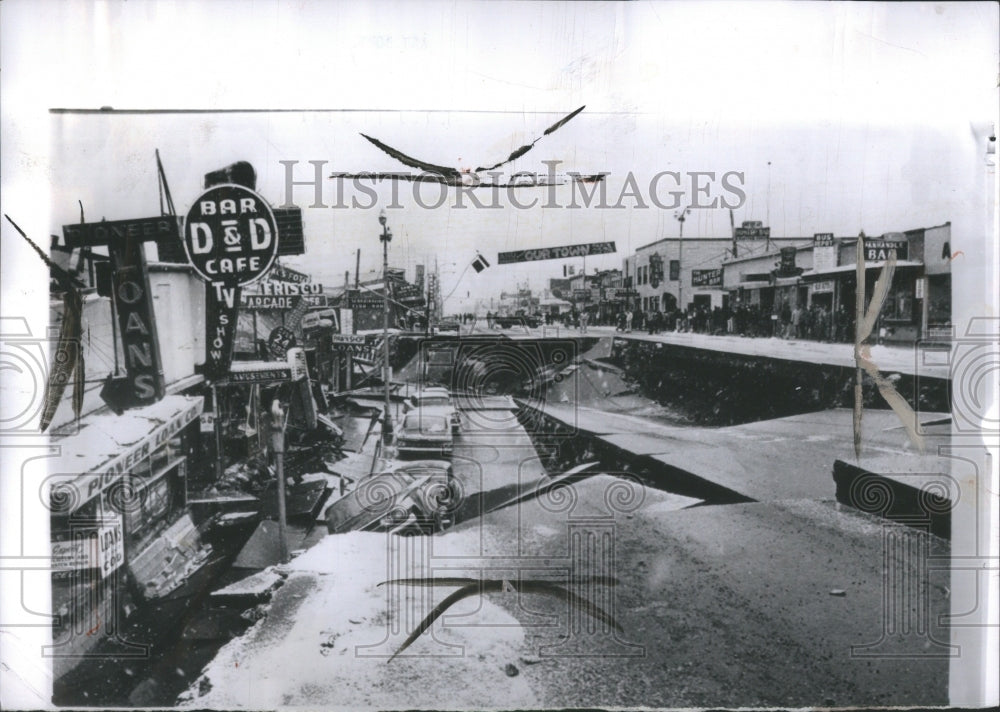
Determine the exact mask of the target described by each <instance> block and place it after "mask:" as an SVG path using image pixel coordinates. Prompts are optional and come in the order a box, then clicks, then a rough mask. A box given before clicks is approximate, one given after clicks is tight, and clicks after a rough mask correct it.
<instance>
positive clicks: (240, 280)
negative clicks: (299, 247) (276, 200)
mask: <svg viewBox="0 0 1000 712" xmlns="http://www.w3.org/2000/svg"><path fill="white" fill-rule="evenodd" d="M184 249H185V250H186V251H187V255H188V260H189V261H190V262H191V266H193V267H194V269H195V271H196V272H198V274H200V275H201V277H202V279H204V280H205V281H207V282H222V283H223V284H225V285H227V286H246V285H248V284H250V283H251V282H254V281H256V280H258V279H259V278H260V277H262V276H263V275H264V274H265V273H266V272H267V271H268V270H269V269H270V268H271V264H272V263H273V262H274V258H275V257H277V256H278V224H277V222H275V219H274V213H273V212H271V206H270V205H268V204H267V202H266V201H265V200H264V199H263V198H262V197H260V196H259V195H257V194H256V193H255V192H253V191H252V190H250V189H249V188H244V187H243V186H241V185H218V186H216V187H214V188H209V189H208V190H206V191H205V192H204V193H202V194H201V195H200V196H199V197H198V199H197V200H195V202H194V205H193V206H191V210H190V211H188V214H187V221H186V223H185V225H184Z"/></svg>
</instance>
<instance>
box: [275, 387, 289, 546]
mask: <svg viewBox="0 0 1000 712" xmlns="http://www.w3.org/2000/svg"><path fill="white" fill-rule="evenodd" d="M271 445H272V447H273V448H274V465H275V470H276V474H277V477H278V540H279V541H278V544H279V547H280V549H279V551H280V556H281V563H283V564H284V563H287V562H288V536H287V532H286V512H285V412H284V409H283V408H282V407H281V403H280V402H279V401H278V399H277V398H275V399H274V401H273V402H272V403H271Z"/></svg>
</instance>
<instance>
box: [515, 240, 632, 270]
mask: <svg viewBox="0 0 1000 712" xmlns="http://www.w3.org/2000/svg"><path fill="white" fill-rule="evenodd" d="M614 252H615V243H613V242H591V243H588V244H584V245H565V246H563V247H542V248H539V249H537V250H514V251H513V252H501V253H499V254H498V255H497V264H501V265H509V264H513V263H515V262H535V261H537V260H563V259H567V258H569V257H587V256H589V255H610V254H613V253H614Z"/></svg>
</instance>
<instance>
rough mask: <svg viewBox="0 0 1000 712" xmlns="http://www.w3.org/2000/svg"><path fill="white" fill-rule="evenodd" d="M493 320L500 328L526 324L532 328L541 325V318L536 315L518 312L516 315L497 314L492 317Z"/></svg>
mask: <svg viewBox="0 0 1000 712" xmlns="http://www.w3.org/2000/svg"><path fill="white" fill-rule="evenodd" d="M493 322H494V323H495V324H496V325H497V326H499V327H500V328H501V329H509V328H510V327H512V326H528V327H531V328H532V329H534V328H537V327H538V326H540V325H541V323H542V320H541V319H540V318H538V317H537V316H525V315H522V314H518V315H516V316H497V317H494V319H493Z"/></svg>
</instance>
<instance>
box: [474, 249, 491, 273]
mask: <svg viewBox="0 0 1000 712" xmlns="http://www.w3.org/2000/svg"><path fill="white" fill-rule="evenodd" d="M489 266H490V263H489V262H487V261H486V258H485V257H483V256H482V255H481V254H479V253H478V252H477V253H476V259H474V260H473V261H472V268H473V269H474V270H476V273H477V274H478V273H479V272H482V271H483V270H484V269H486V268H487V267H489Z"/></svg>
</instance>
